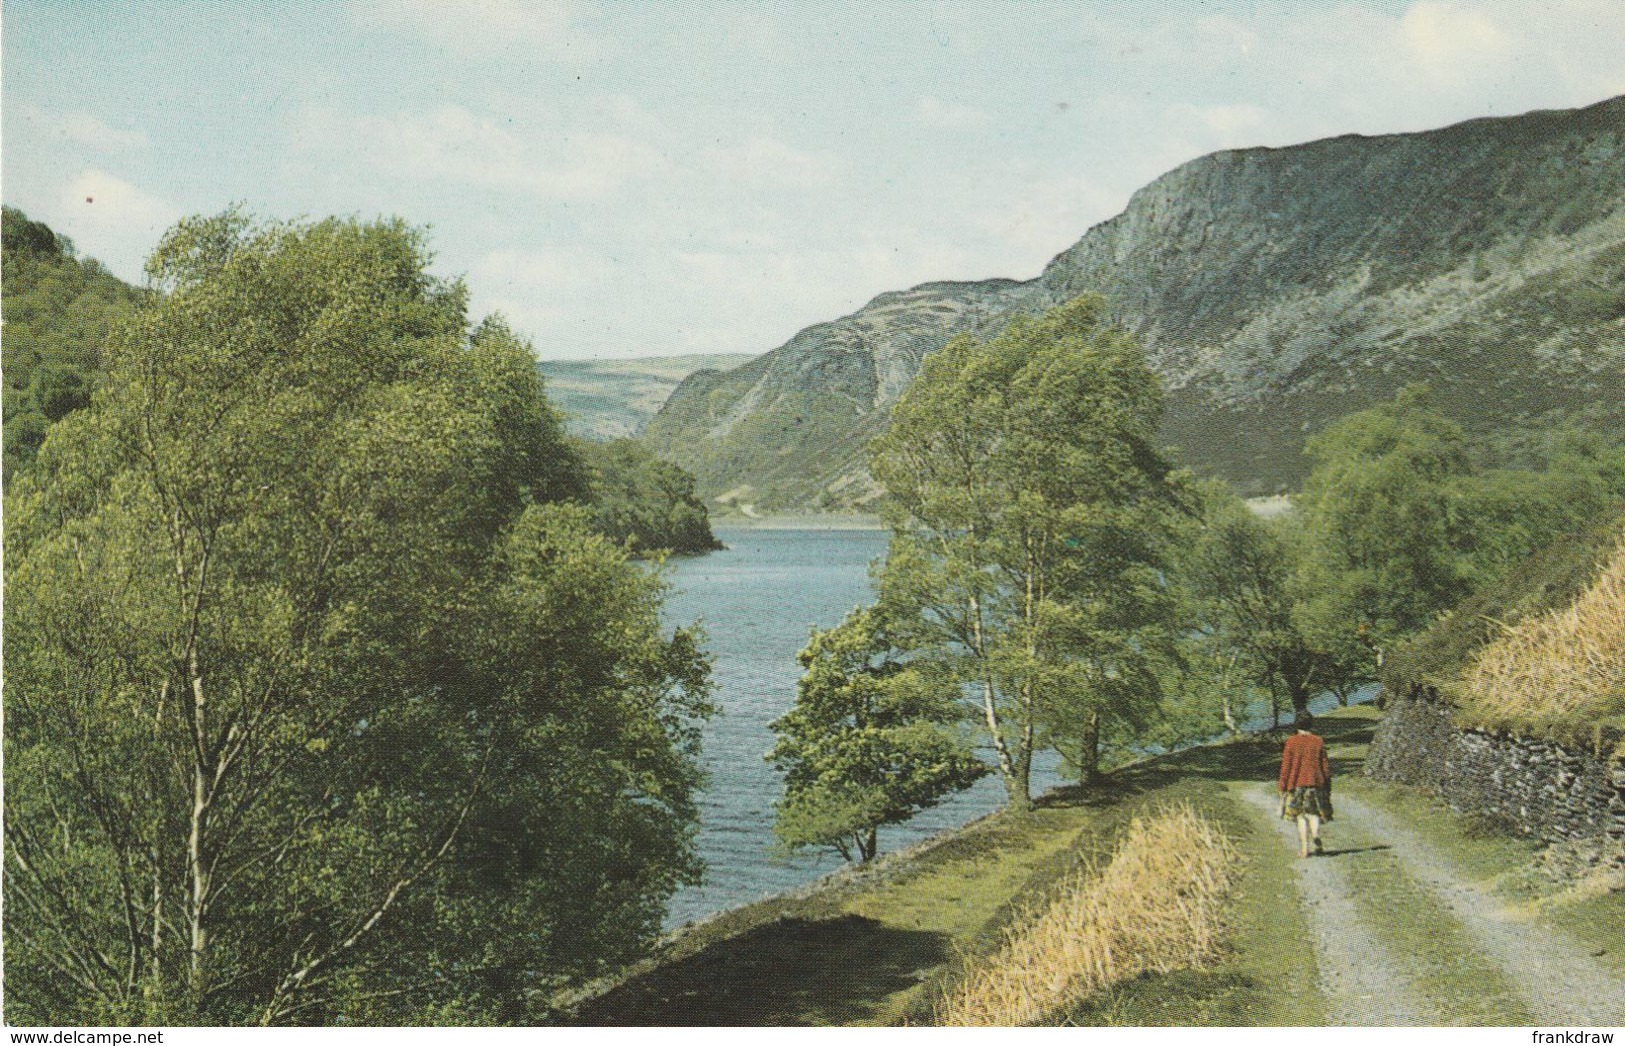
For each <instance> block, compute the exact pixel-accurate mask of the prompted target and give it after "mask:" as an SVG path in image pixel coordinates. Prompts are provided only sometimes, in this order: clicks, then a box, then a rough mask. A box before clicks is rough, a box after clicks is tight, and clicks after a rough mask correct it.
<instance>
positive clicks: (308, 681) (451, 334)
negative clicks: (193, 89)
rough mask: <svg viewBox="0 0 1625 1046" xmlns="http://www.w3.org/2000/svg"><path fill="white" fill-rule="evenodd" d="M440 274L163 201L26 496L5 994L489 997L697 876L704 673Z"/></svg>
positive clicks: (38, 1018) (12, 550)
mask: <svg viewBox="0 0 1625 1046" xmlns="http://www.w3.org/2000/svg"><path fill="white" fill-rule="evenodd" d="M426 265H427V255H426V252H425V250H424V248H423V245H422V243H421V241H420V238H419V237H418V235H417V234H416V233H414V232H413V231H412V230H410V229H408V228H406V227H404V226H403V225H401V224H399V223H398V222H390V221H385V222H379V223H371V224H363V223H358V222H353V221H324V222H317V223H314V224H290V225H263V226H262V225H254V224H252V223H251V222H249V221H248V220H247V219H245V218H244V217H242V216H240V215H238V214H235V213H228V214H226V215H222V216H220V217H217V218H211V219H201V220H191V221H187V222H183V223H181V224H180V225H179V226H177V227H176V228H175V229H174V230H172V231H171V232H170V233H169V234H168V236H167V237H166V238H165V239H164V241H163V243H162V244H161V246H160V247H159V249H158V251H157V252H156V253H155V254H154V256H153V258H152V261H151V263H150V265H149V273H150V275H151V277H152V280H153V282H154V284H155V286H156V288H157V290H158V291H159V293H157V294H155V295H153V296H152V297H151V298H150V299H149V300H147V301H146V302H145V303H144V305H143V307H142V308H141V309H140V310H139V312H138V313H137V315H136V317H135V318H134V319H133V320H132V321H131V322H130V323H129V324H128V326H127V327H125V328H124V329H123V330H122V332H121V333H119V334H118V335H117V336H116V337H115V338H114V340H113V342H112V344H111V346H110V349H109V355H110V357H111V359H110V363H111V373H110V376H109V379H108V381H107V383H106V385H105V387H104V388H103V389H102V390H100V391H99V392H98V393H97V395H96V397H95V400H94V402H93V403H92V405H91V406H90V407H89V408H88V409H86V410H83V411H80V412H77V413H75V414H73V415H71V416H69V417H68V418H67V419H65V420H64V421H63V422H61V423H60V424H59V425H58V426H56V427H54V428H53V429H52V431H51V433H50V435H49V437H48V438H47V440H46V442H45V444H44V446H43V447H42V449H41V451H40V454H39V458H38V462H37V465H36V467H35V468H34V469H33V470H32V471H31V472H30V473H29V474H27V475H26V476H24V477H22V478H21V480H20V481H19V482H18V484H17V485H16V487H15V488H14V491H13V492H12V495H11V496H10V497H9V498H8V502H7V506H6V519H7V522H8V535H7V536H8V548H7V556H6V573H7V576H6V592H7V597H8V598H7V600H6V605H5V612H6V639H7V649H6V653H7V666H6V667H7V671H8V678H7V685H6V705H5V716H6V724H5V725H6V733H5V774H6V810H5V814H6V818H5V831H6V868H5V872H6V875H5V900H6V907H5V935H6V947H7V1006H8V1014H7V1016H8V1018H10V1019H12V1020H14V1021H21V1022H23V1023H47V1022H49V1023H59V1022H64V1021H67V1022H73V1023H85V1024H89V1023H135V1022H140V1021H155V1022H163V1023H208V1024H215V1023H228V1024H235V1023H265V1024H279V1023H321V1022H326V1021H332V1020H338V1019H345V1020H350V1021H382V1022H389V1023H399V1022H401V1021H405V1020H415V1019H426V1018H425V1014H428V1015H431V1016H433V1017H434V1018H435V1019H443V1020H455V1019H469V1020H485V1019H495V1018H498V1017H501V1016H507V1017H510V1018H511V1017H514V1016H515V1015H516V1011H515V1010H514V1006H515V1005H517V1003H516V1001H515V1000H519V999H522V998H523V997H524V992H525V991H526V990H532V989H535V988H537V987H539V986H546V985H548V984H554V983H558V982H561V981H565V980H568V979H570V978H572V977H577V976H587V975H592V974H594V973H597V972H601V971H602V969H603V968H604V967H605V964H607V963H611V962H613V961H616V960H617V959H618V958H621V957H624V956H625V955H626V954H628V953H629V952H630V951H631V950H633V949H635V948H636V947H637V946H638V945H639V944H640V943H641V942H643V941H645V940H647V939H648V938H649V937H650V936H651V935H652V934H653V933H654V932H655V931H656V930H657V929H658V924H659V916H660V908H661V901H662V900H663V898H664V897H666V896H667V895H669V893H670V892H671V890H673V889H674V888H675V887H676V885H677V884H678V883H680V882H682V881H684V880H686V879H691V878H692V877H693V876H694V875H695V874H696V871H697V867H696V865H697V862H696V860H695V857H694V854H693V852H692V846H691V842H690V836H691V823H692V819H693V807H692V802H691V795H692V791H693V789H694V787H695V786H696V784H697V781H698V771H697V770H696V769H695V765H694V759H693V755H694V746H695V744H696V739H695V724H696V721H697V717H698V716H700V715H702V714H703V713H704V711H705V692H706V689H705V688H706V684H705V672H704V663H703V659H702V658H701V657H700V656H699V654H698V652H697V647H696V646H695V643H694V640H693V638H692V637H690V636H688V635H687V634H686V633H678V634H676V635H675V636H670V637H663V636H662V634H661V632H660V626H659V623H658V619H657V616H656V614H657V609H658V601H659V596H660V588H659V586H660V582H659V581H658V579H657V578H655V577H652V576H650V575H647V574H645V573H643V572H642V571H640V570H638V569H637V568H635V567H634V566H631V565H629V564H628V563H627V562H626V561H625V555H624V553H623V552H622V551H621V550H619V549H618V548H617V547H616V546H614V545H612V544H610V543H609V542H608V541H607V540H604V539H601V538H596V537H594V536H592V535H591V533H590V530H589V527H588V522H587V518H586V516H585V513H584V511H583V510H578V509H575V508H573V507H571V506H568V505H565V504H562V502H564V501H565V500H567V499H570V498H572V497H576V496H579V494H580V492H581V491H582V489H583V486H582V483H581V478H580V467H579V464H578V463H577V462H576V461H575V459H574V457H573V455H572V454H571V453H570V451H569V449H568V447H567V445H566V443H565V441H564V439H563V435H562V432H561V430H560V426H559V422H558V420H557V419H556V418H555V417H554V415H553V414H552V412H551V410H550V409H549V408H548V406H547V403H546V401H545V398H544V396H543V394H542V387H541V383H540V379H539V378H538V376H537V373H536V368H535V364H534V361H533V358H532V357H531V354H530V352H529V350H528V347H526V346H525V345H523V343H521V342H520V341H518V339H516V338H515V337H514V336H513V335H512V334H511V333H509V332H508V331H507V330H506V329H505V328H504V327H503V326H502V325H501V324H500V323H495V322H489V323H485V324H482V325H480V326H478V327H477V328H474V329H472V330H471V329H470V328H469V326H468V323H467V321H466V319H465V307H464V300H465V293H464V290H463V288H462V286H461V285H460V284H458V283H454V282H445V281H441V280H437V279H435V278H433V277H431V276H430V275H428V274H427V272H426Z"/></svg>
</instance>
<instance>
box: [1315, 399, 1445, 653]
mask: <svg viewBox="0 0 1625 1046" xmlns="http://www.w3.org/2000/svg"><path fill="white" fill-rule="evenodd" d="M1306 453H1308V454H1309V456H1310V457H1311V458H1312V459H1313V460H1314V463H1315V465H1314V470H1313V471H1312V472H1311V474H1310V476H1309V479H1308V481H1307V482H1306V483H1305V485H1304V490H1303V493H1302V495H1300V496H1299V498H1297V499H1296V503H1297V507H1298V510H1299V512H1300V514H1301V518H1302V521H1303V530H1304V537H1305V540H1306V549H1305V559H1304V564H1303V578H1304V580H1303V583H1304V586H1305V592H1306V618H1305V620H1306V621H1307V622H1308V627H1309V628H1311V629H1312V630H1314V631H1316V632H1317V633H1318V634H1319V635H1320V636H1321V637H1322V638H1323V640H1324V642H1325V643H1326V644H1327V645H1335V644H1337V643H1339V642H1343V641H1345V640H1346V639H1347V637H1349V636H1351V635H1358V636H1359V637H1360V638H1361V640H1362V641H1363V643H1364V644H1365V645H1367V646H1368V647H1369V649H1370V650H1371V651H1372V652H1373V653H1375V652H1377V651H1381V650H1383V649H1385V648H1386V647H1389V646H1391V645H1392V644H1393V643H1394V642H1396V641H1398V640H1400V639H1402V638H1404V637H1406V636H1409V635H1413V634H1415V633H1416V632H1418V631H1420V630H1421V629H1422V628H1424V627H1426V626H1427V624H1428V623H1429V622H1431V621H1432V620H1433V619H1434V618H1435V617H1436V616H1437V615H1438V614H1439V613H1440V612H1442V611H1444V610H1446V609H1448V608H1450V607H1452V606H1454V605H1455V604H1456V602H1457V601H1459V600H1460V599H1461V597H1462V596H1463V595H1464V594H1465V593H1466V592H1467V590H1468V585H1469V578H1468V575H1467V572H1466V569H1465V565H1464V562H1463V560H1462V556H1461V552H1462V549H1463V548H1464V547H1465V546H1466V544H1467V540H1468V537H1467V535H1468V526H1467V522H1466V521H1465V520H1463V519H1462V517H1461V515H1460V513H1459V511H1458V506H1457V504H1456V501H1455V499H1454V497H1453V496H1452V487H1451V485H1452V483H1453V482H1454V481H1456V480H1457V479H1458V478H1459V477H1462V476H1465V475H1467V474H1468V473H1469V472H1470V471H1471V466H1470V463H1469V461H1468V457H1467V452H1466V443H1465V439H1464V438H1463V436H1462V432H1461V429H1460V428H1459V427H1458V426H1456V425H1455V424H1453V423H1451V422H1449V421H1446V420H1444V419H1443V418H1441V417H1439V416H1438V415H1437V414H1435V413H1434V412H1433V411H1431V410H1430V409H1428V407H1427V389H1426V388H1425V387H1423V386H1413V387H1410V388H1407V389H1405V390H1403V391H1401V392H1400V394H1399V395H1398V396H1397V397H1396V398H1395V400H1394V402H1392V403H1388V404H1382V405H1380V406H1377V407H1373V408H1370V409H1368V410H1363V411H1359V412H1357V413H1355V414H1351V415H1349V416H1348V417H1346V418H1343V419H1342V420H1340V421H1338V422H1337V423H1336V424H1334V425H1331V426H1329V427H1328V428H1327V429H1326V430H1325V431H1323V432H1321V433H1320V434H1319V435H1317V436H1316V437H1315V438H1314V439H1312V440H1310V441H1309V444H1308V448H1307V450H1306ZM1375 668H1376V664H1375V663H1374V662H1373V663H1371V664H1370V666H1369V667H1368V668H1367V669H1366V671H1365V675H1366V677H1367V678H1372V677H1374V675H1375Z"/></svg>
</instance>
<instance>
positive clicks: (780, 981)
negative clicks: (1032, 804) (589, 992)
mask: <svg viewBox="0 0 1625 1046" xmlns="http://www.w3.org/2000/svg"><path fill="white" fill-rule="evenodd" d="M946 958H947V938H946V936H945V935H943V934H937V933H929V932H925V931H920V930H898V929H893V928H890V927H886V926H884V925H882V924H881V923H879V922H876V921H875V920H873V919H866V918H863V917H861V916H856V915H843V916H838V917H835V918H828V919H803V918H785V919H780V920H778V921H775V922H772V923H768V924H766V925H763V926H758V927H756V928H755V929H752V930H749V931H747V932H745V933H743V934H740V935H739V936H737V937H732V938H729V939H727V940H725V941H720V942H718V943H716V944H713V945H712V946H710V947H709V948H706V949H705V950H704V951H702V952H699V953H698V954H695V955H690V956H687V957H686V958H683V959H678V960H676V961H674V962H671V963H667V964H665V965H663V966H660V967H658V968H656V969H654V970H651V971H649V972H648V973H645V974H643V975H641V976H638V977H634V978H633V979H632V980H630V981H627V982H626V983H624V984H621V985H620V986H618V987H616V988H615V989H613V990H612V991H610V992H608V993H607V994H605V995H602V996H600V997H598V998H596V999H593V1000H591V1001H590V1002H588V1003H586V1004H585V1005H584V1006H583V1007H582V1009H581V1010H580V1011H579V1012H578V1013H577V1014H576V1016H575V1019H574V1020H573V1021H571V1022H570V1023H572V1024H583V1025H641V1026H650V1025H668V1026H670V1025H676V1026H695V1025H723V1026H729V1027H737V1026H764V1025H771V1026H787V1025H789V1026H793V1025H824V1024H841V1023H846V1022H850V1021H859V1020H862V1019H864V1018H865V1017H867V1016H869V1015H870V1014H871V1013H872V1012H873V1010H874V1008H875V1006H876V1005H877V1004H878V1003H879V1002H880V1001H881V1000H882V999H884V998H886V997H887V996H889V995H891V994H892V993H894V992H898V991H901V990H903V989H905V988H908V987H910V986H911V985H913V984H914V983H916V981H918V979H919V977H920V973H921V971H924V970H927V969H930V968H932V967H934V966H937V965H939V964H940V963H942V962H943V961H944V960H945V959H946Z"/></svg>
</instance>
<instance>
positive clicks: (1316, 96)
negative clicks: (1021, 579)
mask: <svg viewBox="0 0 1625 1046" xmlns="http://www.w3.org/2000/svg"><path fill="white" fill-rule="evenodd" d="M0 17H3V29H0V31H3V39H0V48H3V64H0V75H3V87H4V93H3V96H0V105H3V126H0V197H3V199H4V200H5V202H6V203H7V204H8V205H10V206H14V207H18V208H21V209H22V210H23V211H25V212H27V213H28V215H29V216H30V217H32V218H36V219H39V220H43V221H45V222H47V223H48V224H49V225H51V226H52V227H53V228H54V229H56V230H57V231H58V232H59V233H63V234H65V235H67V236H69V237H70V238H72V239H73V240H74V242H75V243H76V245H77V246H78V249H79V251H80V253H81V255H86V256H93V257H96V258H99V259H100V260H101V261H102V262H103V263H104V264H106V265H107V266H108V267H109V268H110V269H111V270H112V271H113V272H114V273H115V274H117V275H119V276H120V277H123V278H124V279H127V280H130V281H132V282H139V281H140V279H141V265H142V262H143V261H144V259H145V257H146V255H147V254H148V253H149V252H150V251H151V249H152V247H153V246H154V245H155V244H156V243H157V241H158V238H159V236H160V235H161V234H162V232H163V230H164V229H165V228H167V227H168V226H169V225H170V224H171V223H172V222H174V221H175V220H176V219H177V218H180V217H182V216H184V215H188V214H212V213H217V212H219V211H221V210H223V209H225V208H226V207H228V206H230V205H232V204H234V203H236V204H241V205H243V206H244V207H246V208H247V209H248V210H249V211H250V212H252V213H253V214H256V215H258V216H261V217H265V218H278V219H281V218H297V217H308V218H316V217H322V216H326V215H329V214H340V215H355V216H358V217H361V218H372V217H376V216H380V215H398V216H401V217H403V218H405V219H406V220H407V221H409V222H412V223H413V224H416V225H419V226H423V227H425V228H426V229H427V230H428V236H429V242H430V245H431V247H432V249H433V250H434V252H435V262H434V268H435V271H436V272H439V273H441V274H443V275H446V276H450V277H462V278H464V279H466V281H467V283H468V285H469V288H470V292H471V307H472V310H473V312H474V314H475V316H476V318H477V317H478V316H482V315H485V314H488V313H492V312H500V313H502V314H504V315H505V316H506V317H507V319H508V321H509V322H510V323H511V324H512V325H513V326H514V327H515V328H516V329H517V330H519V331H520V332H521V333H523V334H525V335H526V336H528V337H529V338H530V339H531V340H532V342H533V344H534V346H535V348H536V352H537V355H538V356H540V357H542V358H544V359H550V358H554V359H563V358H588V357H605V358H616V357H636V356H664V355H678V354H686V353H717V352H749V353H761V352H765V351H767V350H769V349H772V348H774V347H776V346H778V345H779V344H781V343H783V342H784V341H785V340H787V339H788V338H789V337H790V336H791V335H793V334H794V333H795V332H796V331H797V330H799V329H801V328H802V327H804V326H806V325H808V324H810V323H815V322H819V321H823V320H829V319H834V318H835V317H837V316H840V315H844V314H846V313H849V312H851V311H853V310H855V309H857V308H859V307H860V306H862V305H863V303H864V302H866V301H868V300H869V299H870V298H872V297H874V296H875V295H876V294H879V293H881V292H884V291H888V290H897V289H901V288H904V287H909V286H912V285H914V284H917V283H921V282H925V281H928V280H938V279H982V278H987V277H992V276H1007V277H1014V278H1022V279H1025V278H1029V277H1032V276H1035V275H1037V274H1038V273H1039V272H1040V271H1041V270H1042V268H1043V266H1044V264H1045V263H1046V262H1047V261H1049V259H1050V258H1052V257H1053V256H1054V255H1056V254H1057V253H1059V252H1060V251H1062V250H1063V249H1065V248H1066V247H1068V246H1070V245H1071V244H1072V243H1073V242H1075V241H1076V240H1077V239H1078V237H1079V236H1081V235H1082V234H1083V233H1084V232H1085V231H1086V230H1087V229H1088V228H1089V227H1090V226H1091V225H1093V224H1095V223H1097V222H1100V221H1103V220H1105V219H1107V218H1109V217H1111V216H1112V215H1114V214H1116V213H1117V212H1118V211H1120V210H1121V209H1122V207H1123V205H1124V204H1125V203H1126V202H1127V201H1128V198H1129V195H1130V194H1131V193H1132V192H1133V191H1134V190H1135V189H1137V188H1139V187H1140V186H1142V185H1144V184H1146V183H1147V182H1149V181H1151V180H1152V179H1154V178H1155V177H1157V176H1158V175H1159V174H1162V173H1164V172H1165V171H1167V170H1170V169H1171V168H1173V167H1175V166H1177V165H1178V164H1180V163H1183V162H1185V161H1187V160H1190V159H1194V158H1195V157H1197V156H1200V155H1203V154H1205V153H1208V152H1212V151H1214V150H1217V149H1226V148H1241V147H1249V146H1258V145H1268V146H1280V145H1289V144H1293V143H1296V142H1302V141H1309V140H1313V139H1315V138H1322V137H1327V136H1330V135H1337V134H1345V133H1350V132H1355V133H1361V134H1381V133H1390V132H1401V131H1414V130H1423V129H1427V128H1431V127H1438V126H1443V125H1445V124H1448V123H1453V122H1456V121H1459V120H1464V119H1470V118H1474V117H1480V116H1495V115H1512V114H1516V113H1521V112H1526V111H1529V110H1531V109H1547V108H1567V107H1572V106H1581V105H1587V104H1590V103H1593V102H1597V101H1601V100H1602V99H1604V98H1607V97H1611V96H1613V95H1617V94H1622V93H1625V47H1622V46H1621V41H1625V2H1622V0H1351V2H1313V0H1293V2H1270V0H1166V2H1164V0H1156V2H1151V0H1140V2H1129V0H1070V2H1066V3H1046V2H1042V0H1033V2H1017V0H981V2H974V3H973V2H916V3H897V2H891V0H863V2H854V3H845V2H838V0H800V2H789V0H780V2H776V3H770V2H764V0H758V2H750V3H747V2H743V0H741V2H735V3H722V2H716V0H711V2H698V0H696V2H683V0H668V2H663V3H656V2H652V0H614V2H608V0H605V2H596V3H595V2H591V0H323V2H319V3H318V2H310V0H283V2H279V3H254V2H246V0H245V2H227V0H213V2H208V3H181V2H164V0H149V2H145V3H134V2H124V3H112V2H107V3H101V2H97V0H52V2H47V0H6V2H5V4H4V9H3V13H0Z"/></svg>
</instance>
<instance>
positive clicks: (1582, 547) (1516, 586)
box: [1382, 507, 1625, 694]
mask: <svg viewBox="0 0 1625 1046" xmlns="http://www.w3.org/2000/svg"><path fill="white" fill-rule="evenodd" d="M1621 523H1625V510H1622V509H1621V508H1619V507H1616V508H1615V509H1614V510H1613V511H1612V512H1609V513H1605V514H1603V515H1601V516H1599V517H1597V518H1596V519H1594V520H1592V521H1590V522H1589V523H1587V524H1586V525H1585V526H1582V527H1580V528H1578V529H1576V530H1574V531H1573V532H1571V533H1568V534H1565V535H1563V536H1562V538H1561V540H1556V541H1552V542H1550V543H1548V544H1547V545H1545V546H1544V547H1542V548H1540V549H1538V550H1537V551H1536V552H1535V553H1534V554H1533V555H1531V556H1530V557H1529V559H1527V560H1525V561H1524V562H1522V563H1519V564H1517V565H1516V566H1514V567H1513V568H1512V569H1511V570H1509V571H1508V572H1507V573H1505V574H1504V575H1502V576H1501V577H1499V578H1496V579H1495V580H1493V581H1490V582H1488V583H1486V584H1485V585H1484V586H1483V587H1482V588H1480V589H1478V590H1477V591H1475V592H1474V593H1473V594H1472V595H1471V596H1470V597H1468V598H1467V599H1465V600H1463V601H1462V603H1461V604H1460V605H1459V606H1458V607H1457V608H1456V609H1455V611H1454V612H1453V613H1451V614H1449V615H1448V616H1446V617H1444V618H1441V619H1440V620H1438V621H1436V622H1435V623H1434V624H1433V625H1432V626H1431V627H1429V628H1428V629H1427V630H1426V631H1424V632H1422V633H1421V634H1419V635H1417V636H1415V637H1413V638H1412V639H1411V640H1410V641H1408V642H1406V643H1404V644H1403V645H1401V646H1400V647H1398V648H1397V649H1396V650H1395V651H1394V652H1393V654H1392V656H1390V657H1389V658H1388V659H1387V661H1386V663H1385V664H1384V665H1383V671H1382V685H1383V688H1384V689H1386V690H1388V691H1389V692H1391V693H1396V694H1397V693H1403V692H1405V691H1406V690H1407V689H1408V688H1410V687H1411V686H1413V685H1419V684H1434V685H1436V684H1437V683H1439V682H1440V681H1443V680H1454V679H1457V678H1459V677H1460V676H1461V673H1462V670H1463V669H1464V668H1466V667H1467V665H1468V663H1469V662H1471V661H1472V659H1473V658H1474V657H1475V656H1476V655H1477V653H1478V651H1479V650H1480V649H1481V648H1482V647H1483V646H1484V645H1485V644H1486V643H1488V642H1489V641H1490V640H1492V639H1494V638H1495V637H1496V636H1499V635H1501V634H1502V632H1503V631H1504V629H1505V627H1506V626H1508V625H1515V624H1517V623H1518V622H1519V621H1522V620H1526V619H1528V618H1530V617H1534V616H1536V615H1539V614H1541V613H1544V612H1546V611H1549V610H1555V609H1559V608H1561V607H1565V606H1568V605H1569V604H1571V603H1573V602H1574V601H1575V599H1577V598H1578V597H1579V596H1580V594H1581V593H1583V592H1584V591H1585V590H1586V588H1587V586H1589V585H1590V584H1591V583H1592V581H1593V580H1594V579H1595V578H1596V576H1597V569H1598V567H1599V566H1601V565H1602V563H1603V562H1604V561H1605V560H1606V559H1607V557H1608V555H1609V553H1610V552H1612V551H1613V550H1614V548H1615V547H1616V545H1617V542H1618V540H1619V530H1620V525H1621Z"/></svg>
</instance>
